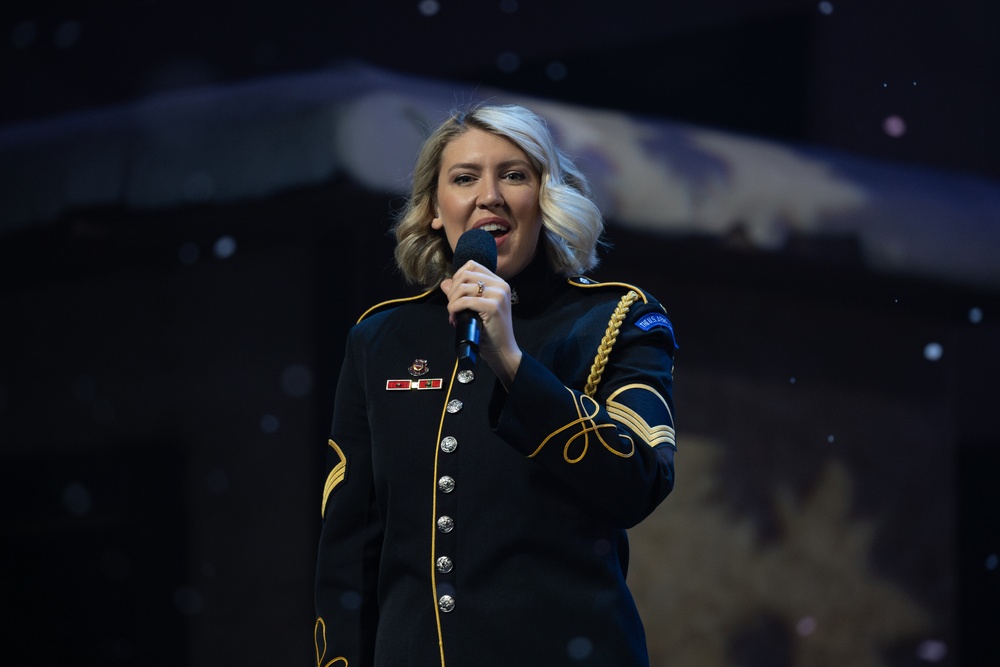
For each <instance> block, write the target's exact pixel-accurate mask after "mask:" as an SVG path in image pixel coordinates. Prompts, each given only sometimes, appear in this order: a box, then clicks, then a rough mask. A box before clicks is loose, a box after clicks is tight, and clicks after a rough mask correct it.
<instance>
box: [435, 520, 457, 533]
mask: <svg viewBox="0 0 1000 667" xmlns="http://www.w3.org/2000/svg"><path fill="white" fill-rule="evenodd" d="M437 527H438V530H440V531H441V532H442V533H450V532H451V531H453V530H455V520H454V519H452V518H451V517H450V516H443V517H441V518H440V519H438V520H437Z"/></svg>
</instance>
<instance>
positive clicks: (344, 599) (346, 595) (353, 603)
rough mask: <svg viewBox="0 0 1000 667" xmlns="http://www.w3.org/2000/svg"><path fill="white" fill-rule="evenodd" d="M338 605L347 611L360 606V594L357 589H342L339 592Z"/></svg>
mask: <svg viewBox="0 0 1000 667" xmlns="http://www.w3.org/2000/svg"><path fill="white" fill-rule="evenodd" d="M340 606H341V607H343V608H344V609H346V610H347V611H356V610H358V609H360V608H361V594H360V593H358V592H357V591H344V592H343V593H341V594H340Z"/></svg>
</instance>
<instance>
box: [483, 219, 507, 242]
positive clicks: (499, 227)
mask: <svg viewBox="0 0 1000 667" xmlns="http://www.w3.org/2000/svg"><path fill="white" fill-rule="evenodd" d="M479 229H482V230H484V231H487V232H489V233H490V234H492V235H493V238H495V239H498V238H500V237H501V236H504V235H506V234H507V233H508V232H509V231H510V227H508V226H507V225H505V224H502V223H499V222H487V223H486V224H485V225H483V226H481V227H480V228H479Z"/></svg>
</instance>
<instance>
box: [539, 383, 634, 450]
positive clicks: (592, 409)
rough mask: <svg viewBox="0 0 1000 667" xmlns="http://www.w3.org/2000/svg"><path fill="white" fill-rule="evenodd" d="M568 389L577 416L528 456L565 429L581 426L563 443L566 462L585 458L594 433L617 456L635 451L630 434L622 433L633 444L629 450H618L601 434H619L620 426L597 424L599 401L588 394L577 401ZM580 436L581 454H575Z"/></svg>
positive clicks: (550, 435) (543, 446)
mask: <svg viewBox="0 0 1000 667" xmlns="http://www.w3.org/2000/svg"><path fill="white" fill-rule="evenodd" d="M566 391H568V392H569V393H570V395H571V396H573V398H574V402H575V403H576V416H577V418H576V419H575V420H573V421H571V422H570V423H568V424H566V425H565V426H563V427H561V428H558V429H556V430H555V431H553V432H552V433H550V434H549V435H548V436H547V437H546V438H545V439H544V440H542V444H540V445H538V448H537V449H535V451H534V452H532V453H531V455H530V456H529V457H528V458H534V457H535V456H537V455H538V453H539V452H540V451H542V449H544V448H545V446H546V445H547V444H549V441H550V440H552V439H553V438H554V437H556V436H557V435H559V434H560V433H563V432H564V431H567V430H569V429H572V428H574V427H579V430H578V431H577V432H576V433H574V434H572V435H571V436H569V438H567V440H566V443H565V444H564V445H563V460H564V461H566V463H579V462H580V461H582V460H583V457H585V456H586V455H587V452H588V451H589V449H590V435H591V434H594V437H596V438H597V440H598V442H600V443H601V445H602V446H603V447H604V448H605V449H606V450H608V451H609V452H611V453H612V454H614V455H615V456H620V457H622V458H623V459H627V458H629V457H631V456H632V455H633V454H634V453H635V443H634V442H633V441H632V438H630V437H629V436H628V435H626V434H620V435H621V437H622V438H623V439H625V440H628V442H629V444H630V445H631V447H630V449H629V451H627V452H621V451H618V450H617V449H615V448H614V447H613V446H612V445H611V444H609V443H608V441H607V440H605V439H604V437H603V436H602V435H601V430H602V429H611V430H612V431H614V432H615V433H616V434H618V428H617V427H616V426H615V425H614V424H597V423H596V422H595V421H594V417H596V416H597V414H598V413H599V412H600V405H598V403H597V401H595V400H594V399H592V398H591V397H590V396H587V395H586V394H582V395H580V398H579V401H576V394H574V393H573V392H572V391H571V390H569V389H566ZM587 407H589V410H587V409H586V408H587ZM580 437H582V438H583V444H582V445H581V446H580V451H579V455H577V456H573V455H572V454H571V448H572V447H573V443H574V442H575V441H576V440H577V438H580ZM616 439H617V438H616Z"/></svg>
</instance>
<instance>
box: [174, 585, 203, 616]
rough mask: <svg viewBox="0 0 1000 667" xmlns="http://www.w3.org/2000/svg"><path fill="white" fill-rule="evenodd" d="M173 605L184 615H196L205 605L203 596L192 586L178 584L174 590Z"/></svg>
mask: <svg viewBox="0 0 1000 667" xmlns="http://www.w3.org/2000/svg"><path fill="white" fill-rule="evenodd" d="M174 607H175V608H176V609H177V611H179V612H180V613H182V614H185V615H186V616H197V615H198V614H200V613H201V610H202V609H204V607H205V598H204V596H202V594H201V591H199V590H198V589H197V588H195V587H194V586H179V587H178V588H177V590H175V591H174Z"/></svg>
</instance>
